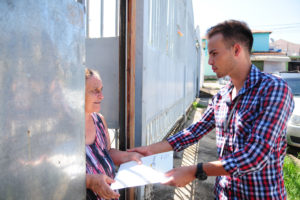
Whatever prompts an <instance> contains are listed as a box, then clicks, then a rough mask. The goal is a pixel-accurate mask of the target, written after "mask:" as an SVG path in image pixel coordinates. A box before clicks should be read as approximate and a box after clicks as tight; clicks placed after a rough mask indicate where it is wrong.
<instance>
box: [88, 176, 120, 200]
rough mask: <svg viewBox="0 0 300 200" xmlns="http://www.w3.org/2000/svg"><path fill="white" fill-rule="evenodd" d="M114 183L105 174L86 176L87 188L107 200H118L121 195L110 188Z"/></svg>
mask: <svg viewBox="0 0 300 200" xmlns="http://www.w3.org/2000/svg"><path fill="white" fill-rule="evenodd" d="M113 182H115V181H114V180H113V179H111V178H110V177H108V176H106V175H105V174H87V175H86V187H87V188H88V189H91V190H92V191H93V192H95V193H97V194H98V195H99V196H100V197H102V198H105V199H116V198H119V197H120V194H118V193H116V192H115V191H113V190H112V189H111V188H110V184H111V183H113Z"/></svg>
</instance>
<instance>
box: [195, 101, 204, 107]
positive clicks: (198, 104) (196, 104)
mask: <svg viewBox="0 0 300 200" xmlns="http://www.w3.org/2000/svg"><path fill="white" fill-rule="evenodd" d="M193 107H194V108H206V107H207V106H205V105H202V104H200V103H198V102H196V101H194V102H193Z"/></svg>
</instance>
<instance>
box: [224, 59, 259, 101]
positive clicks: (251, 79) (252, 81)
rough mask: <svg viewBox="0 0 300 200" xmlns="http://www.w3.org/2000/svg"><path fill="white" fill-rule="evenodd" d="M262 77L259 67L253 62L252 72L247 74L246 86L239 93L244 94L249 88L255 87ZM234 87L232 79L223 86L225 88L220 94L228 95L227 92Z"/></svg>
mask: <svg viewBox="0 0 300 200" xmlns="http://www.w3.org/2000/svg"><path fill="white" fill-rule="evenodd" d="M260 77H261V72H260V71H259V69H257V67H256V66H255V65H253V64H252V65H251V69H250V73H249V74H248V76H247V78H246V80H245V82H244V86H243V87H242V89H241V90H240V91H239V95H240V94H244V93H245V92H246V91H247V90H249V89H251V88H253V87H254V86H255V85H256V84H257V83H258V81H259V79H260ZM232 89H233V84H232V81H230V82H229V83H228V84H227V85H226V86H225V87H224V88H223V90H221V91H220V95H221V96H227V94H228V93H229V92H231V90H232Z"/></svg>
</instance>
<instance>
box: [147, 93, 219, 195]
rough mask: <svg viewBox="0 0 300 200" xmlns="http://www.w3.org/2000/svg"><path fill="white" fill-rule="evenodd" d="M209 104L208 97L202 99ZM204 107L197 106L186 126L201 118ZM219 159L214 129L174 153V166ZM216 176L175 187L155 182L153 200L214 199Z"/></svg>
mask: <svg viewBox="0 0 300 200" xmlns="http://www.w3.org/2000/svg"><path fill="white" fill-rule="evenodd" d="M201 101H203V102H201V103H204V104H207V101H208V99H204V100H201ZM203 111H204V109H201V108H197V109H195V110H193V111H192V112H191V113H190V115H189V116H188V117H187V118H188V120H187V122H186V123H185V127H187V126H188V125H190V124H192V123H194V122H196V121H198V120H199V118H200V117H201V115H202V113H203ZM216 159H217V150H216V143H215V133H214V131H212V132H211V133H209V134H208V135H206V136H205V137H204V138H202V139H201V140H200V142H198V143H197V144H194V145H192V146H190V147H189V148H187V149H185V150H184V151H182V152H180V153H175V155H174V167H179V166H189V165H194V164H197V163H198V162H206V161H213V160H216ZM214 183H215V177H208V179H207V180H206V181H198V180H194V181H193V182H192V183H190V184H188V185H187V186H185V187H181V188H175V187H172V186H165V185H161V184H155V185H154V186H153V191H152V194H151V199H153V200H198V199H201V200H208V199H209V200H210V199H214V194H213V188H214Z"/></svg>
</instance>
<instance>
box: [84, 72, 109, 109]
mask: <svg viewBox="0 0 300 200" xmlns="http://www.w3.org/2000/svg"><path fill="white" fill-rule="evenodd" d="M102 89H103V86H102V81H101V80H100V79H99V78H98V77H96V76H91V77H89V78H88V79H87V80H86V86H85V112H86V113H92V112H99V111H100V108H101V106H100V104H101V101H102V99H103V98H104V97H103V94H102Z"/></svg>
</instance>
